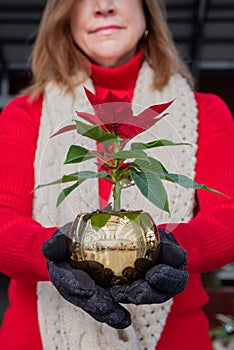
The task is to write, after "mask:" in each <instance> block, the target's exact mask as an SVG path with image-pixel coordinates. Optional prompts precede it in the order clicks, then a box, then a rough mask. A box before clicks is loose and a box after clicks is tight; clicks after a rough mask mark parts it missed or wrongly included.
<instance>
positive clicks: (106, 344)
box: [33, 62, 198, 350]
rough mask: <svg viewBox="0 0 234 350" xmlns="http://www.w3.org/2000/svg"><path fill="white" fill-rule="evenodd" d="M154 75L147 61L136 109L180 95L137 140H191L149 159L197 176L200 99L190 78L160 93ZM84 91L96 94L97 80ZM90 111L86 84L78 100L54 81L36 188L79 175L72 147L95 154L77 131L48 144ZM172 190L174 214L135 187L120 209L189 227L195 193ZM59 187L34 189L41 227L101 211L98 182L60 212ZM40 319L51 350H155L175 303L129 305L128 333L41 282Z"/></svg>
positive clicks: (44, 123) (39, 146)
mask: <svg viewBox="0 0 234 350" xmlns="http://www.w3.org/2000/svg"><path fill="white" fill-rule="evenodd" d="M152 76H153V73H152V70H151V68H150V67H149V66H148V64H147V63H146V62H144V63H143V65H142V68H141V69H140V72H139V76H138V79H137V83H136V87H135V90H134V97H133V105H134V106H135V107H134V109H137V110H138V113H139V110H142V109H144V108H146V107H148V106H150V105H153V104H157V103H163V102H167V101H169V100H171V99H174V98H175V101H174V102H173V104H172V105H171V106H170V109H169V112H170V115H169V116H168V117H166V118H164V119H163V120H161V121H160V122H159V123H158V124H156V125H155V126H153V127H151V128H150V129H149V130H148V131H147V132H144V133H143V134H140V135H138V136H137V137H136V138H135V139H134V141H137V140H141V141H144V142H147V141H152V140H155V139H160V138H162V139H169V140H172V141H175V142H181V141H183V142H188V143H190V144H191V146H176V147H164V148H158V149H153V150H151V151H150V155H151V156H155V157H157V159H159V160H161V161H162V162H163V164H164V165H165V167H166V168H167V170H168V171H170V172H174V173H176V172H178V173H181V174H184V175H187V176H189V177H191V178H194V175H195V163H196V149H197V121H198V120H197V108H196V102H195V99H194V94H193V92H192V91H191V89H190V87H189V86H188V84H187V82H186V81H185V79H184V78H182V77H181V76H179V75H174V76H172V77H171V79H170V81H169V83H168V84H167V86H166V87H165V88H164V89H163V90H162V91H160V92H159V91H154V90H152V89H151V88H150V87H151V85H152ZM85 86H86V87H87V88H88V89H90V90H91V91H94V88H93V85H92V81H91V79H88V80H87V81H86V83H85ZM75 110H78V111H90V104H89V102H88V100H87V98H86V96H85V94H84V92H83V87H82V86H79V87H77V89H76V98H75V99H73V98H72V97H71V96H70V95H68V94H65V93H64V92H63V91H61V89H59V88H58V87H57V86H55V85H53V84H49V85H48V87H47V89H46V92H45V95H44V100H43V108H42V117H41V125H40V131H39V138H38V144H37V151H36V157H35V182H36V184H39V183H45V182H49V181H53V180H54V179H57V178H59V177H60V176H61V175H63V174H68V173H70V172H73V171H77V170H78V168H77V166H76V165H74V166H70V165H69V166H68V165H66V166H63V162H64V159H65V155H66V152H67V150H68V148H69V146H70V145H71V144H73V143H78V144H80V145H82V144H83V145H84V146H85V147H86V148H89V149H95V147H96V145H95V142H93V141H92V140H88V139H84V138H82V137H79V136H78V135H77V134H76V132H75V131H74V132H73V131H72V132H68V133H66V134H63V135H60V136H57V137H55V138H52V139H50V138H49V137H50V135H51V134H52V133H54V132H55V131H56V130H58V129H59V128H60V127H61V126H63V125H67V124H69V123H70V122H71V120H72V119H74V111H75ZM85 169H89V170H96V165H95V164H94V162H93V161H92V160H90V161H86V162H84V163H83V164H82V170H85ZM166 187H167V190H168V192H169V205H170V209H171V214H170V215H169V214H167V213H165V212H162V211H161V210H158V209H157V208H156V207H155V206H153V205H152V204H150V203H149V202H148V201H147V200H146V199H145V198H144V197H143V196H142V195H141V194H140V193H139V191H137V190H136V189H135V187H131V188H129V189H128V190H124V191H123V198H122V206H123V207H124V208H126V209H129V208H130V209H133V210H134V209H143V210H145V211H147V212H149V213H150V214H151V215H152V217H153V218H154V220H155V222H156V223H157V224H160V223H167V222H182V221H183V222H188V221H189V220H190V219H191V218H192V215H193V214H192V213H193V208H194V191H193V190H185V189H183V188H181V187H179V186H176V185H174V184H171V183H168V184H166ZM60 190H61V187H60V185H59V187H58V186H50V187H46V188H43V189H41V191H36V193H35V197H34V210H33V215H34V218H35V219H36V220H37V221H39V222H40V223H41V224H42V225H43V226H45V227H50V226H52V225H53V226H54V225H55V226H61V225H63V224H65V223H66V222H68V221H71V220H74V218H75V216H76V214H77V213H78V212H84V211H92V210H95V209H97V208H98V183H97V181H96V180H87V182H85V183H84V184H83V185H81V186H80V188H78V189H77V190H76V191H74V193H72V194H70V195H69V196H68V197H67V199H66V200H65V201H64V203H63V204H62V205H61V206H60V207H58V208H57V209H56V207H55V203H56V199H57V195H58V193H59V192H60ZM37 295H38V316H39V325H40V332H41V337H42V342H43V347H44V349H45V350H54V349H58V350H87V349H92V350H109V349H113V350H125V349H126V350H138V349H139V350H144V349H147V350H153V349H154V348H155V345H156V344H157V342H158V340H159V338H160V335H161V333H162V331H163V328H164V326H165V323H166V319H167V316H168V314H169V312H170V309H171V305H172V302H173V300H169V301H168V302H166V303H164V304H161V305H142V306H134V305H130V306H127V308H128V309H129V311H130V312H131V315H132V325H131V326H130V327H128V328H127V329H125V330H124V336H123V333H122V336H120V333H119V332H118V331H117V330H116V329H113V328H111V327H109V326H107V325H106V324H102V323H99V322H97V321H95V320H93V319H92V318H91V317H90V316H89V315H88V314H86V313H85V312H83V311H82V310H81V309H79V308H76V307H74V306H73V305H72V304H70V303H68V302H67V301H66V300H64V299H63V298H62V297H61V296H60V295H59V294H58V292H57V290H56V289H55V288H54V287H53V285H52V284H51V283H50V282H40V283H38V285H37Z"/></svg>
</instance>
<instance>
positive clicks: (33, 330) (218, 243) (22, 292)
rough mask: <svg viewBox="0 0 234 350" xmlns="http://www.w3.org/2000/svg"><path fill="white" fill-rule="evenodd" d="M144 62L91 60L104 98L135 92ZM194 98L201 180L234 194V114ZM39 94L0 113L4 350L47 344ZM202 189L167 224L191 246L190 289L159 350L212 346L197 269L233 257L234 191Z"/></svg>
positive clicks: (33, 349) (46, 231)
mask: <svg viewBox="0 0 234 350" xmlns="http://www.w3.org/2000/svg"><path fill="white" fill-rule="evenodd" d="M141 62H142V53H139V54H138V55H137V56H136V57H135V58H133V59H132V60H131V61H130V62H128V63H126V64H125V65H123V66H121V67H117V68H101V67H97V66H93V67H92V68H93V70H92V78H93V82H94V86H95V90H96V93H97V95H98V96H99V97H103V95H105V93H106V91H107V89H110V88H111V89H112V90H113V91H114V92H115V93H117V94H118V95H119V96H122V95H125V94H126V93H127V94H128V95H129V96H130V97H131V98H132V96H133V90H134V86H135V82H136V77H137V74H138V71H139V67H140V65H141ZM142 88H146V87H142ZM195 98H196V101H197V104H198V111H199V116H198V117H199V126H198V128H199V130H198V132H199V138H198V152H197V164H196V180H197V181H198V182H204V183H208V184H209V186H211V187H213V188H217V189H219V190H220V191H222V192H224V193H226V194H229V195H230V196H233V194H234V182H233V174H234V153H233V149H234V137H233V135H234V125H233V120H232V116H231V113H230V111H229V109H228V108H227V106H226V105H225V103H224V102H223V101H222V100H221V99H219V98H218V97H217V96H214V95H208V94H199V93H196V94H195ZM42 100H43V95H41V96H40V97H39V98H38V99H37V100H35V101H34V102H32V103H30V102H29V101H28V97H27V96H22V97H18V98H16V99H14V100H13V101H12V102H11V103H10V104H8V106H6V107H5V109H4V110H3V112H2V114H1V117H0V121H1V122H0V152H1V156H0V168H1V171H0V270H1V272H3V273H4V274H6V275H7V276H9V277H10V278H11V283H10V287H9V302H10V306H9V308H8V310H7V311H6V314H5V318H4V321H3V324H2V327H1V331H0V348H1V349H2V350H15V349H17V350H42V345H41V339H40V333H39V327H38V320H37V306H36V302H37V298H36V282H37V281H43V280H49V274H48V271H47V268H46V259H45V258H44V257H43V255H42V253H41V247H42V244H43V242H44V241H45V240H47V239H49V238H50V237H51V235H52V233H53V232H54V230H55V227H52V228H43V227H42V226H41V225H40V224H39V223H37V222H35V221H34V220H33V219H32V218H31V215H32V201H33V193H32V189H33V188H34V169H33V163H34V157H35V151H36V143H37V138H38V131H39V126H40V117H41V108H42ZM101 186H102V188H100V191H102V192H104V193H106V197H108V191H109V190H108V188H106V187H105V188H104V187H103V186H104V185H103V184H101ZM197 195H198V202H199V212H198V214H197V215H196V217H195V218H194V219H192V220H191V221H190V222H189V223H186V224H185V223H180V224H177V225H175V226H174V227H173V225H170V226H169V227H168V229H169V230H171V231H173V234H174V235H175V236H176V238H177V240H178V241H179V243H180V244H181V245H182V246H183V247H184V248H185V249H186V250H187V253H188V270H189V272H190V279H189V282H188V286H187V288H186V290H185V291H184V292H183V293H181V294H180V295H178V296H177V297H175V298H174V304H173V307H172V310H171V312H170V314H169V316H168V319H167V323H166V326H165V329H164V331H163V333H162V336H161V338H160V340H159V343H158V346H157V348H156V349H157V350H178V349H180V350H188V349H190V350H197V349H199V350H209V349H211V344H210V341H209V338H208V322H207V319H206V317H205V316H204V314H203V312H202V307H203V305H204V304H205V303H206V302H207V300H208V297H207V294H206V292H205V291H204V289H203V287H202V283H201V279H200V273H201V272H205V271H209V270H212V269H217V268H219V267H221V266H222V265H224V264H227V263H229V262H231V261H233V258H234V253H233V252H234V239H233V227H234V215H233V213H234V211H233V209H234V201H233V197H232V199H226V198H224V197H221V196H217V195H214V194H212V193H209V192H206V191H198V194H197ZM87 331H88V330H87ZM45 350H47V349H45Z"/></svg>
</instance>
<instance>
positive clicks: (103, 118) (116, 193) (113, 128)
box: [37, 88, 222, 212]
mask: <svg viewBox="0 0 234 350" xmlns="http://www.w3.org/2000/svg"><path fill="white" fill-rule="evenodd" d="M84 90H85V94H86V96H87V98H88V100H89V102H90V104H91V105H92V107H93V110H94V114H90V113H86V112H80V111H76V114H77V115H78V116H79V117H80V118H82V119H84V120H85V121H86V122H88V124H87V123H85V122H83V121H81V120H80V119H76V120H74V124H73V125H68V126H65V127H63V128H61V129H60V130H59V131H57V132H56V133H55V134H53V135H52V136H53V137H54V136H57V135H59V134H62V133H64V132H68V131H71V130H74V129H76V132H77V133H78V134H79V135H82V136H83V137H86V138H90V139H92V140H95V141H96V142H97V143H98V144H102V151H98V150H97V149H94V150H89V149H87V148H85V147H82V146H80V145H71V146H70V148H69V150H68V152H67V155H66V159H65V163H64V164H75V163H80V164H81V163H83V162H85V161H87V160H89V159H92V158H95V159H97V160H98V165H99V169H98V171H97V172H93V171H78V172H75V173H72V174H68V175H64V176H62V177H61V178H60V179H57V180H55V181H53V182H50V183H48V184H42V185H39V186H37V188H40V187H43V186H48V185H54V184H59V183H68V182H73V184H72V185H71V186H69V187H67V188H64V189H63V190H62V192H61V193H60V194H59V196H58V200H57V206H58V205H59V204H60V203H61V202H62V201H63V200H64V199H65V198H66V197H67V196H68V195H69V194H70V193H71V192H72V191H73V190H75V189H76V188H77V187H78V186H80V185H81V184H82V183H83V182H84V181H85V180H87V179H91V178H104V179H106V181H109V182H110V183H111V184H112V194H113V210H114V211H120V209H121V192H122V190H124V189H125V188H127V187H129V186H137V187H138V189H139V190H140V192H141V193H142V194H143V195H144V196H145V197H146V198H147V199H148V200H149V201H151V202H152V203H153V204H154V205H156V206H157V207H159V208H160V209H162V210H165V211H166V212H169V204H168V197H167V192H166V190H165V187H164V184H163V180H166V181H170V182H174V183H177V184H179V185H181V186H182V187H185V188H195V189H204V190H208V191H211V192H215V193H218V194H222V193H220V192H219V191H217V190H215V189H211V188H209V187H207V186H206V185H204V184H198V183H196V182H195V181H193V180H192V179H190V178H188V177H187V176H185V175H179V174H174V173H169V172H168V171H167V170H166V168H165V167H164V166H163V164H162V163H161V162H160V161H159V160H157V159H155V158H152V157H150V156H149V155H148V154H147V150H149V149H152V148H155V147H163V146H179V145H188V144H187V143H175V142H172V141H170V140H165V139H159V140H153V141H151V142H147V143H143V142H131V145H130V148H129V149H126V145H127V144H128V142H129V140H132V139H133V138H134V137H135V136H137V135H138V134H140V133H142V132H144V131H146V130H147V129H149V128H150V127H151V126H153V125H154V124H155V123H158V122H159V121H160V120H161V119H162V118H164V117H165V116H166V115H167V114H168V113H166V112H165V111H166V110H167V108H168V107H169V106H170V105H171V104H172V103H173V101H169V102H167V103H163V104H157V105H152V106H150V107H148V108H146V109H145V110H144V111H142V112H141V113H139V114H138V115H136V116H135V115H133V110H132V104H131V101H130V99H129V97H128V96H125V97H123V98H119V97H118V96H116V95H115V94H113V93H112V92H111V91H109V92H108V93H107V95H106V96H105V98H104V99H102V100H101V99H99V98H98V97H97V96H96V95H95V94H93V93H92V92H91V91H89V90H88V89H86V88H84Z"/></svg>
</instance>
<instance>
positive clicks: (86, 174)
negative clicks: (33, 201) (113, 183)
mask: <svg viewBox="0 0 234 350" xmlns="http://www.w3.org/2000/svg"><path fill="white" fill-rule="evenodd" d="M99 177H103V178H109V177H110V175H109V174H108V173H106V172H105V171H101V172H99V173H96V172H95V171H79V172H76V173H72V174H69V175H64V176H63V177H61V178H60V179H58V180H55V181H52V182H48V183H46V184H41V185H38V186H37V187H36V188H35V191H36V190H38V189H39V188H42V187H46V186H51V185H58V184H61V183H66V182H70V181H79V180H86V179H93V178H99Z"/></svg>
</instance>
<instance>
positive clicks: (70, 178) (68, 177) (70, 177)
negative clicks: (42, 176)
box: [34, 174, 77, 191]
mask: <svg viewBox="0 0 234 350" xmlns="http://www.w3.org/2000/svg"><path fill="white" fill-rule="evenodd" d="M76 180H77V176H76V175H75V174H70V175H64V176H63V177H61V178H60V179H57V180H55V181H52V182H48V183H46V184H41V185H37V186H36V188H35V190H34V191H36V190H38V189H39V188H42V187H46V186H51V185H58V184H61V183H65V182H70V181H76Z"/></svg>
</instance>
